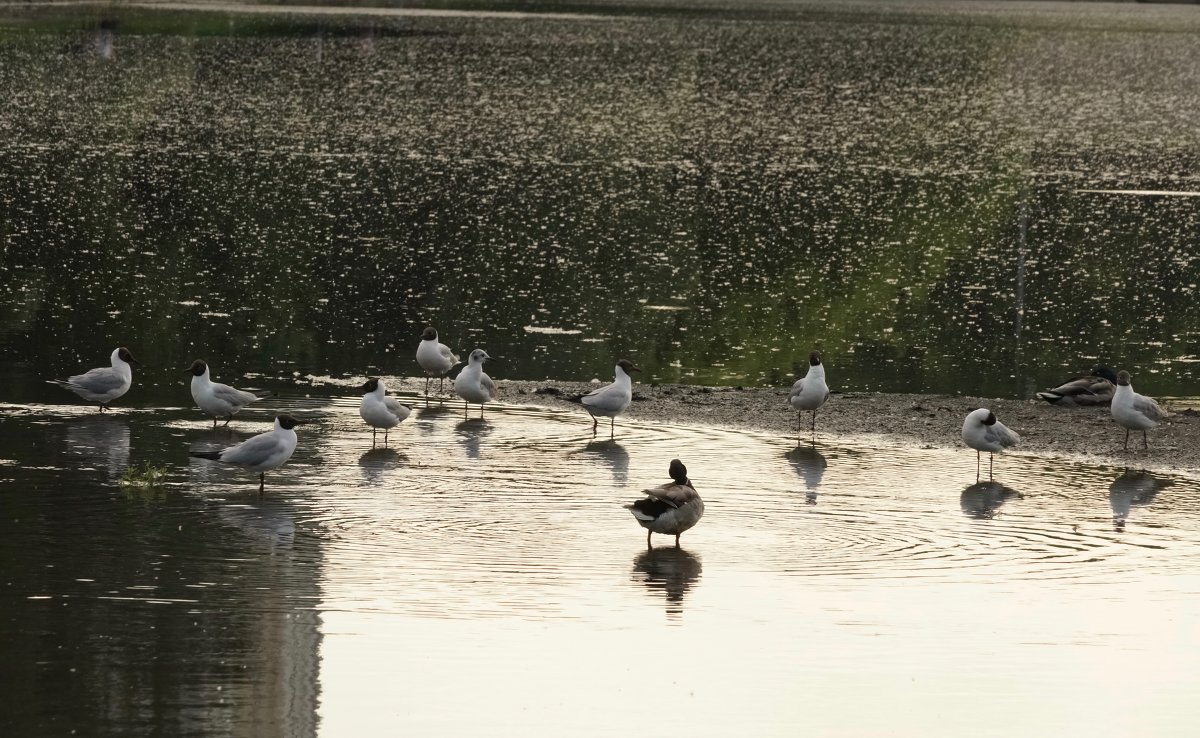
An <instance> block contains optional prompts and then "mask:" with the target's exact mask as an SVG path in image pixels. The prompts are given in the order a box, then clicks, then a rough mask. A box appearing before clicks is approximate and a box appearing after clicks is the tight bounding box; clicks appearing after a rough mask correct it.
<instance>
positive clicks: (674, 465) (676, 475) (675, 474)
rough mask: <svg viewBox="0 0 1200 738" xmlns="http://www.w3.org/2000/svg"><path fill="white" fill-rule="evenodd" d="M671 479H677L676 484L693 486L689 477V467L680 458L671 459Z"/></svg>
mask: <svg viewBox="0 0 1200 738" xmlns="http://www.w3.org/2000/svg"><path fill="white" fill-rule="evenodd" d="M671 479H674V480H675V484H683V485H687V486H688V487H690V486H692V483H691V480H689V479H688V475H687V467H686V466H684V465H683V462H682V461H680V460H679V459H671Z"/></svg>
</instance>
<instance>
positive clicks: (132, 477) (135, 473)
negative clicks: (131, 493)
mask: <svg viewBox="0 0 1200 738" xmlns="http://www.w3.org/2000/svg"><path fill="white" fill-rule="evenodd" d="M166 478H167V467H165V466H157V465H155V464H152V463H150V462H149V461H146V462H143V463H142V464H141V465H140V466H139V465H138V464H132V465H131V466H129V468H127V469H126V470H125V473H124V474H122V475H121V486H122V487H157V486H158V485H159V484H160V483H162V481H163V480H164V479H166Z"/></svg>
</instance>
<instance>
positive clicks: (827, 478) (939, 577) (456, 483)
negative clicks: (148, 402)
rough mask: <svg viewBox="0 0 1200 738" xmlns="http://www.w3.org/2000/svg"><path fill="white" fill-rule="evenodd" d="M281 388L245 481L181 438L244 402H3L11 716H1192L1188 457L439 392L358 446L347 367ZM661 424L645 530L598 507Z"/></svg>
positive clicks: (1197, 583)
mask: <svg viewBox="0 0 1200 738" xmlns="http://www.w3.org/2000/svg"><path fill="white" fill-rule="evenodd" d="M282 408H283V409H287V410H291V411H294V412H303V413H305V414H306V415H307V416H308V417H314V418H319V419H320V422H319V424H317V425H315V426H304V427H302V428H301V429H300V433H301V442H300V447H299V450H298V451H297V453H296V455H295V457H294V458H293V460H292V462H291V463H289V464H288V465H287V466H285V467H284V468H283V469H281V470H280V471H278V472H276V473H272V474H269V475H268V480H267V481H268V487H267V492H266V494H265V495H264V496H262V497H259V495H258V494H257V487H256V484H255V480H254V479H253V478H252V475H249V474H246V473H243V472H240V471H238V470H230V469H225V468H220V467H219V465H217V464H214V463H212V462H208V461H206V460H201V459H189V458H188V457H187V455H186V454H187V451H188V450H195V449H204V448H213V447H219V446H221V445H225V444H229V443H232V442H235V441H237V440H240V439H242V438H244V437H246V436H248V435H249V434H251V433H254V432H257V431H260V430H262V429H264V428H265V427H266V421H267V419H268V418H269V417H270V412H268V411H267V410H260V411H257V412H247V413H246V417H245V418H239V419H238V420H236V421H234V423H233V424H232V428H231V429H229V430H226V429H218V430H215V431H214V430H213V429H212V428H211V427H210V425H209V424H208V423H207V422H206V421H203V420H200V419H198V418H197V417H196V413H195V411H192V410H187V409H179V408H164V409H158V410H155V411H128V410H127V411H118V412H114V413H112V414H106V416H104V417H100V416H99V415H98V414H95V413H94V412H83V409H82V408H79V409H78V410H79V411H78V412H76V410H77V409H76V408H72V407H69V406H53V407H47V406H16V405H9V406H5V407H4V408H3V410H4V412H3V414H2V415H0V418H2V419H0V441H2V443H3V446H2V447H3V448H5V449H6V451H5V453H4V454H3V457H4V458H3V461H0V479H2V482H3V485H4V488H5V489H6V490H7V491H6V493H5V494H4V495H3V497H2V500H3V514H2V515H0V541H4V547H3V550H4V552H5V555H4V556H3V558H0V583H3V594H2V596H3V611H4V613H5V617H4V623H5V627H4V628H3V629H0V639H2V641H3V642H2V643H0V646H2V648H3V650H4V652H5V653H6V654H7V655H8V657H7V658H6V672H7V676H8V686H7V687H6V689H4V690H0V707H2V709H0V714H3V715H5V720H6V723H7V724H8V725H9V726H11V727H12V729H13V732H14V734H21V735H38V734H41V735H51V734H54V735H59V734H66V733H67V732H68V731H69V730H71V729H78V730H80V731H81V732H86V733H88V734H91V735H149V734H171V735H289V736H291V735H326V736H337V735H347V734H361V733H365V732H372V733H379V732H396V731H397V730H399V731H401V732H409V733H416V734H429V735H432V734H443V735H444V734H451V733H452V734H454V735H497V734H502V735H518V734H522V735H543V734H546V735H562V734H571V735H613V734H616V733H625V732H630V733H632V732H637V733H650V734H666V733H668V732H669V733H671V734H694V735H714V736H715V735H730V734H734V733H752V734H756V735H794V734H795V731H796V730H797V729H798V728H810V729H813V730H816V731H817V732H819V733H821V734H826V735H861V734H877V733H879V732H881V731H885V730H886V731H890V732H891V734H896V735H911V736H919V735H931V734H933V735H962V734H963V733H965V732H967V731H970V732H971V733H974V734H983V735H1013V734H1016V733H1025V732H1028V733H1041V732H1044V731H1047V730H1049V731H1051V732H1059V733H1062V734H1070V735H1082V734H1088V735H1101V736H1104V735H1111V736H1116V735H1128V734H1130V732H1136V733H1138V734H1154V735H1184V734H1187V733H1188V732H1189V731H1190V727H1189V726H1190V723H1191V717H1192V715H1193V714H1194V709H1193V708H1194V705H1193V699H1192V698H1193V696H1194V694H1195V690H1196V688H1197V687H1200V676H1197V674H1196V672H1195V669H1194V668H1193V666H1194V664H1195V663H1197V658H1198V657H1200V637H1198V636H1197V635H1196V634H1197V633H1200V627H1198V626H1200V612H1197V610H1196V608H1195V607H1194V602H1195V597H1196V595H1197V593H1198V591H1200V577H1198V576H1197V575H1196V573H1195V572H1196V570H1197V565H1200V514H1198V513H1197V512H1196V511H1195V509H1194V506H1193V505H1191V504H1190V500H1191V499H1194V497H1195V495H1196V493H1197V491H1198V485H1197V482H1196V481H1194V480H1191V479H1185V478H1178V477H1169V476H1153V475H1148V474H1137V473H1125V472H1124V471H1123V470H1119V469H1110V468H1097V467H1087V466H1082V465H1078V464H1070V463H1065V462H1057V463H1051V462H1046V461H1045V460H1041V459H1032V458H1024V457H1022V456H1019V455H1004V456H1001V457H999V458H998V459H997V462H996V478H997V484H995V485H987V484H982V485H980V484H974V482H975V470H974V469H973V468H972V464H971V462H972V461H974V459H972V458H970V456H971V454H969V452H966V451H953V450H927V449H913V448H896V447H883V448H876V447H874V446H873V445H871V444H870V443H869V442H868V441H867V440H866V439H837V440H836V441H834V440H828V441H826V440H822V439H820V438H819V439H818V443H817V445H816V446H815V447H811V446H803V445H802V446H797V445H796V442H795V440H794V439H789V438H774V437H770V436H765V435H760V434H753V433H741V432H733V431H726V430H719V429H714V428H708V427H702V426H671V425H661V424H655V423H634V422H627V421H621V422H620V423H619V424H618V427H617V437H616V440H615V441H608V440H598V441H597V440H593V439H592V437H591V428H590V424H589V423H588V422H587V419H586V418H584V417H580V415H579V414H571V413H564V412H555V411H550V410H543V409H535V408H529V407H503V408H490V409H488V410H487V411H486V413H485V417H484V419H483V420H479V419H478V418H471V419H469V420H464V418H463V415H462V408H461V406H460V405H458V404H457V403H453V404H449V405H447V406H446V407H444V408H443V407H438V406H437V405H436V404H435V405H434V406H433V407H431V408H429V409H426V408H424V407H421V406H420V405H418V410H417V412H415V413H414V415H413V417H411V418H409V420H408V421H406V422H405V423H404V424H403V425H402V426H400V427H399V428H398V429H397V430H396V431H395V432H393V433H392V434H391V438H390V439H389V445H388V447H386V448H385V447H383V446H382V438H381V439H380V444H379V445H378V446H377V447H376V448H374V449H373V448H372V447H371V438H370V434H369V432H367V431H366V429H365V426H363V425H362V424H361V421H360V420H359V419H358V417H357V413H356V411H355V410H356V409H355V407H354V403H353V402H351V401H336V402H333V403H329V402H324V401H296V402H291V403H285V404H283V405H282ZM271 410H274V408H272V409H271ZM676 456H678V457H680V458H682V459H683V460H684V461H685V463H687V464H688V468H689V472H690V476H691V477H692V479H693V481H694V483H695V485H696V487H697V489H698V490H699V491H700V493H701V494H702V495H703V496H704V499H705V504H706V512H705V517H704V518H703V519H702V520H701V522H700V523H699V525H698V526H697V527H696V528H694V529H693V530H691V531H689V532H687V533H685V534H684V535H683V540H682V544H683V545H682V548H680V549H675V548H674V547H673V546H671V545H670V544H671V540H670V539H669V538H665V537H657V536H656V537H655V541H654V542H655V548H654V549H653V550H651V551H647V549H646V547H645V536H644V531H643V530H642V529H641V528H639V527H638V526H637V525H636V523H635V521H634V520H633V518H632V517H631V516H630V515H629V513H628V512H627V511H626V510H624V509H622V508H621V505H622V504H623V503H626V502H629V501H632V500H634V499H636V498H637V490H639V489H640V488H642V487H644V486H649V485H652V484H658V483H661V482H662V481H664V480H665V479H666V465H667V464H666V462H667V461H668V460H669V459H670V458H672V457H676ZM145 460H152V461H154V462H156V463H159V464H165V465H167V466H168V467H169V475H168V478H167V482H166V483H165V484H164V485H162V486H161V487H158V488H153V489H139V488H128V487H121V486H120V485H118V484H117V479H118V478H119V476H120V474H121V472H122V470H123V468H124V467H125V466H126V465H127V464H128V463H139V462H142V461H145ZM1114 675H1117V676H1114ZM1130 685H1137V689H1136V693H1137V700H1136V704H1133V705H1128V700H1129V698H1130ZM864 699H868V701H869V702H870V703H871V705H872V709H870V710H864V709H862V702H863V700H864ZM1097 699H1100V700H1101V701H1103V702H1106V703H1109V704H1118V703H1122V704H1127V705H1128V709H1122V710H1098V709H1096V705H1097V704H1098V703H1097ZM464 702H469V703H470V708H469V709H467V708H466V707H465V706H464ZM662 710H670V715H666V714H663V713H662V712H660V711H662Z"/></svg>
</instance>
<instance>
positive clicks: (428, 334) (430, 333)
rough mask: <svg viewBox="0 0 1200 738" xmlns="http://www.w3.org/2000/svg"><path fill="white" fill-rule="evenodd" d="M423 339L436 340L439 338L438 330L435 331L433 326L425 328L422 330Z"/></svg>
mask: <svg viewBox="0 0 1200 738" xmlns="http://www.w3.org/2000/svg"><path fill="white" fill-rule="evenodd" d="M421 340H422V341H436V340H437V331H435V330H434V329H433V326H429V327H428V328H426V329H425V330H423V331H421Z"/></svg>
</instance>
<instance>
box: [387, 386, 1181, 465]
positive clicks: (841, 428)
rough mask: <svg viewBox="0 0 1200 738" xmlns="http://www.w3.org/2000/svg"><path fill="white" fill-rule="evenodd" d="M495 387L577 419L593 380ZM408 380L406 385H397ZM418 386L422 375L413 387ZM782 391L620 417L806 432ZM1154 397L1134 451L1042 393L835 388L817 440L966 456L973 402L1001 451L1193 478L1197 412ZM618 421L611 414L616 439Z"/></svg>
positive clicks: (681, 403) (642, 394) (641, 393)
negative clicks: (1158, 413)
mask: <svg viewBox="0 0 1200 738" xmlns="http://www.w3.org/2000/svg"><path fill="white" fill-rule="evenodd" d="M410 382H411V380H410ZM497 385H498V390H499V397H498V400H499V401H500V402H505V403H514V404H530V405H543V406H546V407H553V408H557V409H561V410H570V409H574V410H577V411H578V412H579V414H580V416H581V417H580V422H581V423H584V424H586V423H588V422H590V419H589V418H588V416H587V414H586V413H585V412H584V410H583V409H582V408H581V407H580V405H579V404H578V403H574V402H570V401H569V400H568V399H567V398H569V397H571V396H573V395H580V394H583V393H584V392H587V391H590V390H592V389H595V388H596V387H597V386H599V385H595V384H587V383H583V382H551V381H547V382H522V381H503V380H501V381H497ZM415 386H416V385H415V384H411V383H406V386H405V387H404V389H405V390H411V389H413V388H414V387H415ZM423 387H424V381H423V380H422V381H421V383H420V388H419V389H418V391H420V389H423ZM447 391H448V392H449V391H450V389H449V387H447ZM788 392H789V390H788V389H786V388H749V389H737V388H733V387H698V386H692V385H673V384H663V385H646V384H635V385H634V402H633V405H632V406H631V407H630V408H629V411H628V412H627V413H626V415H625V416H624V417H628V418H632V419H637V420H654V421H661V422H668V423H686V424H703V425H715V426H721V427H725V428H744V429H749V430H755V431H763V432H767V433H775V434H779V435H781V436H792V437H797V438H803V439H805V440H808V439H811V437H812V436H811V433H810V432H809V430H808V428H809V423H810V422H811V420H810V417H809V414H808V413H804V414H803V415H804V418H803V423H804V431H802V432H800V433H797V430H796V420H797V418H796V413H795V412H794V411H793V410H792V409H791V407H790V406H789V405H788V401H787V400H788ZM456 399H457V398H456ZM1162 404H1163V407H1165V408H1166V409H1167V410H1168V412H1170V413H1171V417H1169V418H1167V420H1166V421H1165V422H1164V423H1163V424H1161V425H1160V426H1159V427H1158V428H1155V429H1152V430H1151V431H1149V433H1148V436H1149V443H1150V448H1149V450H1148V451H1147V450H1144V449H1143V448H1142V438H1141V433H1137V432H1135V433H1131V434H1130V437H1129V451H1125V450H1123V449H1122V444H1123V443H1124V440H1125V429H1124V428H1122V427H1120V426H1118V425H1117V424H1116V422H1115V421H1114V420H1113V419H1112V416H1111V415H1110V414H1109V410H1108V406H1104V407H1092V408H1082V407H1077V408H1062V407H1055V406H1052V405H1049V404H1048V403H1045V402H1043V401H1041V400H1001V399H994V398H993V399H987V398H980V397H966V396H956V395H936V394H919V395H918V394H880V393H872V392H847V393H835V394H834V395H832V396H831V397H830V398H829V401H828V402H827V403H825V406H824V407H823V408H822V409H821V411H820V412H819V413H818V415H817V441H818V443H820V442H825V443H837V441H838V439H839V438H843V439H846V440H854V441H860V442H861V441H865V442H874V443H881V444H888V445H892V446H913V445H915V446H920V447H927V448H930V447H933V448H958V449H962V450H963V452H964V455H965V454H967V453H969V451H970V450H969V449H967V447H966V446H965V445H964V444H963V442H962V438H961V435H960V434H961V431H962V422H963V418H964V417H966V415H967V413H968V412H970V411H971V410H973V409H975V408H979V407H987V408H990V409H991V410H992V411H993V412H995V413H996V416H997V417H998V418H999V419H1000V421H1001V422H1002V423H1004V424H1005V425H1007V426H1008V427H1010V428H1012V429H1013V430H1015V431H1016V432H1018V433H1020V434H1021V443H1020V444H1019V445H1018V446H1017V448H1016V449H1015V450H1014V451H1012V452H1006V453H1017V454H1023V455H1037V456H1045V457H1050V458H1064V459H1070V460H1074V461H1080V462H1084V463H1089V464H1103V465H1112V466H1117V467H1133V468H1137V469H1146V470H1152V471H1163V472H1173V473H1184V474H1191V475H1200V453H1198V452H1200V422H1198V421H1197V416H1198V415H1200V412H1197V411H1196V410H1194V409H1191V408H1189V407H1182V406H1179V405H1176V406H1172V404H1171V403H1170V402H1163V403H1162ZM601 422H602V425H601V429H600V432H601V433H603V434H605V435H607V433H608V429H607V428H605V427H604V425H606V424H607V422H606V421H601ZM620 422H621V421H620V419H618V420H617V434H618V436H619V435H620ZM964 463H966V461H965V460H964Z"/></svg>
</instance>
